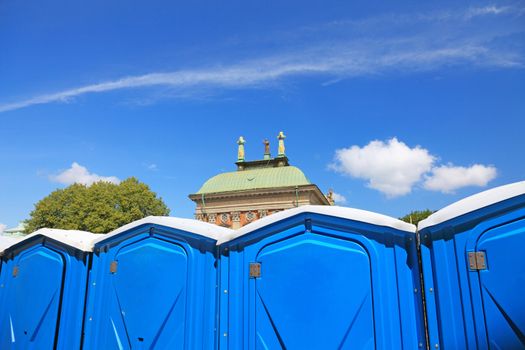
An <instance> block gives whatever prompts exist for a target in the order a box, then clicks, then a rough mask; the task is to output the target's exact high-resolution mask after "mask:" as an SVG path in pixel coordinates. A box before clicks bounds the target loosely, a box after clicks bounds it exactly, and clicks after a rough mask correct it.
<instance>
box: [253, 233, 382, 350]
mask: <svg viewBox="0 0 525 350" xmlns="http://www.w3.org/2000/svg"><path fill="white" fill-rule="evenodd" d="M257 261H258V262H260V263H261V270H262V276H261V277H260V278H258V279H256V282H255V285H256V297H255V314H256V320H255V327H256V332H255V333H256V348H257V349H281V348H282V349H347V348H350V347H351V348H355V349H372V348H374V344H375V343H374V320H373V308H372V286H371V276H370V269H371V267H370V258H369V256H368V254H367V252H366V251H365V249H364V248H363V247H362V246H361V245H359V244H357V243H355V242H351V241H347V240H343V239H337V238H331V237H326V236H322V235H317V234H303V235H300V236H296V237H293V238H290V239H287V240H284V241H280V242H278V243H275V244H272V245H269V246H267V247H265V248H263V249H262V250H261V251H260V253H259V254H258V258H257Z"/></svg>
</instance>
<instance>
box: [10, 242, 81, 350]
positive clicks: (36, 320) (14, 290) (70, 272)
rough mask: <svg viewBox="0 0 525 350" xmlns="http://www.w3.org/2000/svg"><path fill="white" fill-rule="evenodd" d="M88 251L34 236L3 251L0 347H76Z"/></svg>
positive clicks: (79, 333) (77, 345)
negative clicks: (81, 250)
mask: <svg viewBox="0 0 525 350" xmlns="http://www.w3.org/2000/svg"><path fill="white" fill-rule="evenodd" d="M87 258H88V257H87V255H86V254H85V253H84V252H80V251H77V250H75V249H73V248H71V247H69V246H66V245H63V244H62V243H59V242H56V241H53V240H51V239H49V238H44V237H41V236H36V237H34V238H33V239H30V240H26V241H23V242H22V243H20V244H17V245H15V246H13V247H11V248H9V249H8V250H6V252H5V254H4V256H3V258H2V259H3V264H4V267H3V268H2V272H1V275H0V285H1V286H2V288H1V289H2V293H0V309H1V310H2V312H1V313H0V349H39V350H40V349H42V350H44V349H78V348H80V339H81V335H82V321H83V310H84V301H85V292H86V281H87V265H88V263H87Z"/></svg>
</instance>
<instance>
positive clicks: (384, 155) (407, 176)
mask: <svg viewBox="0 0 525 350" xmlns="http://www.w3.org/2000/svg"><path fill="white" fill-rule="evenodd" d="M434 160H435V157H434V156H432V155H431V154H430V153H429V152H428V151H427V150H426V149H424V148H421V147H420V146H416V147H414V148H410V147H408V146H407V145H406V144H405V143H403V142H401V141H398V140H397V138H392V139H390V140H387V141H386V142H383V141H378V140H375V141H372V142H370V143H369V144H368V145H366V146H364V147H359V146H352V147H350V148H343V149H339V150H337V151H336V154H335V163H334V164H332V166H331V167H332V168H333V169H335V170H336V171H338V172H340V173H342V174H345V175H348V176H352V177H355V178H359V179H364V180H367V181H368V184H367V185H368V187H370V188H373V189H376V190H378V191H380V192H382V193H384V194H386V195H387V196H388V197H397V196H402V195H405V194H408V193H410V192H411V190H412V187H413V186H414V184H415V183H417V182H418V181H420V180H421V178H422V176H423V174H425V173H426V172H428V171H429V170H430V169H431V168H432V164H433V163H434Z"/></svg>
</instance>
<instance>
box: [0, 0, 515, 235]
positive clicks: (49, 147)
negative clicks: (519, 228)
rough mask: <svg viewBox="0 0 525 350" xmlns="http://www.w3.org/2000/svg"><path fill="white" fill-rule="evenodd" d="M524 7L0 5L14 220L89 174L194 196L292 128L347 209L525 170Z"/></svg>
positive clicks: (1, 110) (323, 184)
mask: <svg viewBox="0 0 525 350" xmlns="http://www.w3.org/2000/svg"><path fill="white" fill-rule="evenodd" d="M524 33H525V3H524V2H505V1H499V2H483V1H478V2H470V3H467V2H465V3H458V2H457V1H448V2H447V1H443V2H435V3H429V2H425V3H421V2H419V1H407V2H403V3H399V2H391V1H390V2H386V1H385V2H374V3H369V2H368V3H366V2H347V1H331V2H328V1H323V2H310V3H306V2H304V1H288V2H286V3H284V2H282V1H265V2H256V1H252V2H246V1H238V2H201V1H199V2H191V4H189V3H184V2H173V1H171V2H162V1H148V2H140V3H133V4H131V3H129V2H124V1H122V2H119V1H115V2H111V3H108V2H107V1H91V2H84V3H78V2H66V1H53V0H51V1H49V2H47V3H46V6H45V7H42V6H39V5H38V4H32V3H27V2H3V3H2V4H0V164H1V171H0V227H2V224H3V225H7V226H14V225H16V224H17V222H18V221H20V220H23V219H26V218H27V217H28V215H29V212H30V211H31V209H32V208H33V204H34V203H35V202H36V201H38V200H39V199H41V198H42V197H44V196H46V195H47V194H48V193H50V192H51V191H52V190H54V189H56V188H62V187H64V186H66V185H67V184H68V183H71V182H74V181H77V182H84V183H90V182H91V181H94V180H97V179H105V180H107V181H118V180H122V179H125V178H127V177H129V176H136V177H138V178H139V179H140V180H141V181H144V182H146V183H147V184H149V185H150V186H151V188H152V189H153V190H154V191H155V192H157V193H158V194H159V195H160V196H162V197H163V199H164V200H165V201H166V203H167V204H168V206H169V207H170V208H171V211H172V215H175V216H182V217H191V216H192V213H193V208H194V206H193V203H192V202H191V201H190V200H189V199H188V198H187V195H188V194H189V193H194V192H195V191H197V190H198V189H199V187H200V185H201V184H202V183H203V182H204V181H205V180H206V179H207V178H209V177H211V176H213V175H215V174H217V173H219V172H222V171H231V170H234V169H235V168H234V164H233V163H234V162H235V160H236V144H235V141H236V139H237V138H238V137H239V136H240V135H243V136H244V138H245V139H246V140H247V144H246V153H247V158H248V159H258V158H260V157H262V153H263V145H262V140H263V139H264V138H269V139H270V140H271V142H272V144H271V147H272V151H273V153H274V154H275V153H276V146H277V142H276V141H277V140H276V136H277V134H278V132H279V131H281V130H283V131H284V132H285V134H286V135H287V138H286V147H287V154H288V156H289V158H290V161H291V163H292V164H293V165H296V166H299V167H300V168H301V169H303V171H304V172H305V173H306V175H307V176H308V177H309V179H310V180H311V181H312V182H314V183H316V184H317V185H318V186H319V187H320V188H321V189H322V190H323V191H324V192H326V191H327V190H328V189H329V188H333V189H334V191H335V192H336V193H337V194H338V198H339V199H340V203H341V204H344V205H348V206H352V207H356V208H361V209H367V210H373V211H377V212H381V213H385V214H388V215H392V216H401V215H403V214H405V213H407V212H409V211H411V210H413V209H424V208H430V209H439V208H441V207H443V206H445V205H447V204H449V203H451V202H453V201H455V200H458V199H460V198H462V197H464V196H467V195H470V194H473V193H476V192H478V191H481V190H483V189H485V188H490V187H494V186H498V185H502V184H506V183H509V182H514V181H519V180H523V179H524V177H525V176H524V174H525V161H524V160H525V156H524V152H523V150H524V149H525V137H524V136H523V130H525V71H524V64H525V40H524V39H525V35H524Z"/></svg>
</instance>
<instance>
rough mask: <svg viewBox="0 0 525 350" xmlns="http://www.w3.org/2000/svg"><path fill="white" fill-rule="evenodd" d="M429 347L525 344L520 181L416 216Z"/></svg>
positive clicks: (524, 225)
mask: <svg viewBox="0 0 525 350" xmlns="http://www.w3.org/2000/svg"><path fill="white" fill-rule="evenodd" d="M419 229H420V236H421V255H422V259H423V271H424V283H425V295H426V301H427V314H428V325H429V335H430V342H431V343H430V344H431V348H434V347H435V348H438V347H439V348H445V349H489V348H490V349H525V298H523V290H525V260H524V259H523V254H522V253H521V248H522V247H525V181H523V182H518V183H513V184H510V185H506V186H501V187H497V188H494V189H492V190H489V191H485V192H482V193H479V194H476V195H474V196H471V197H468V198H465V199H463V200H461V201H459V202H456V203H454V204H452V205H450V206H448V207H446V208H444V209H441V210H439V211H437V212H436V213H434V214H433V215H431V216H430V217H428V218H427V219H426V220H424V221H421V222H420V224H419Z"/></svg>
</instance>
